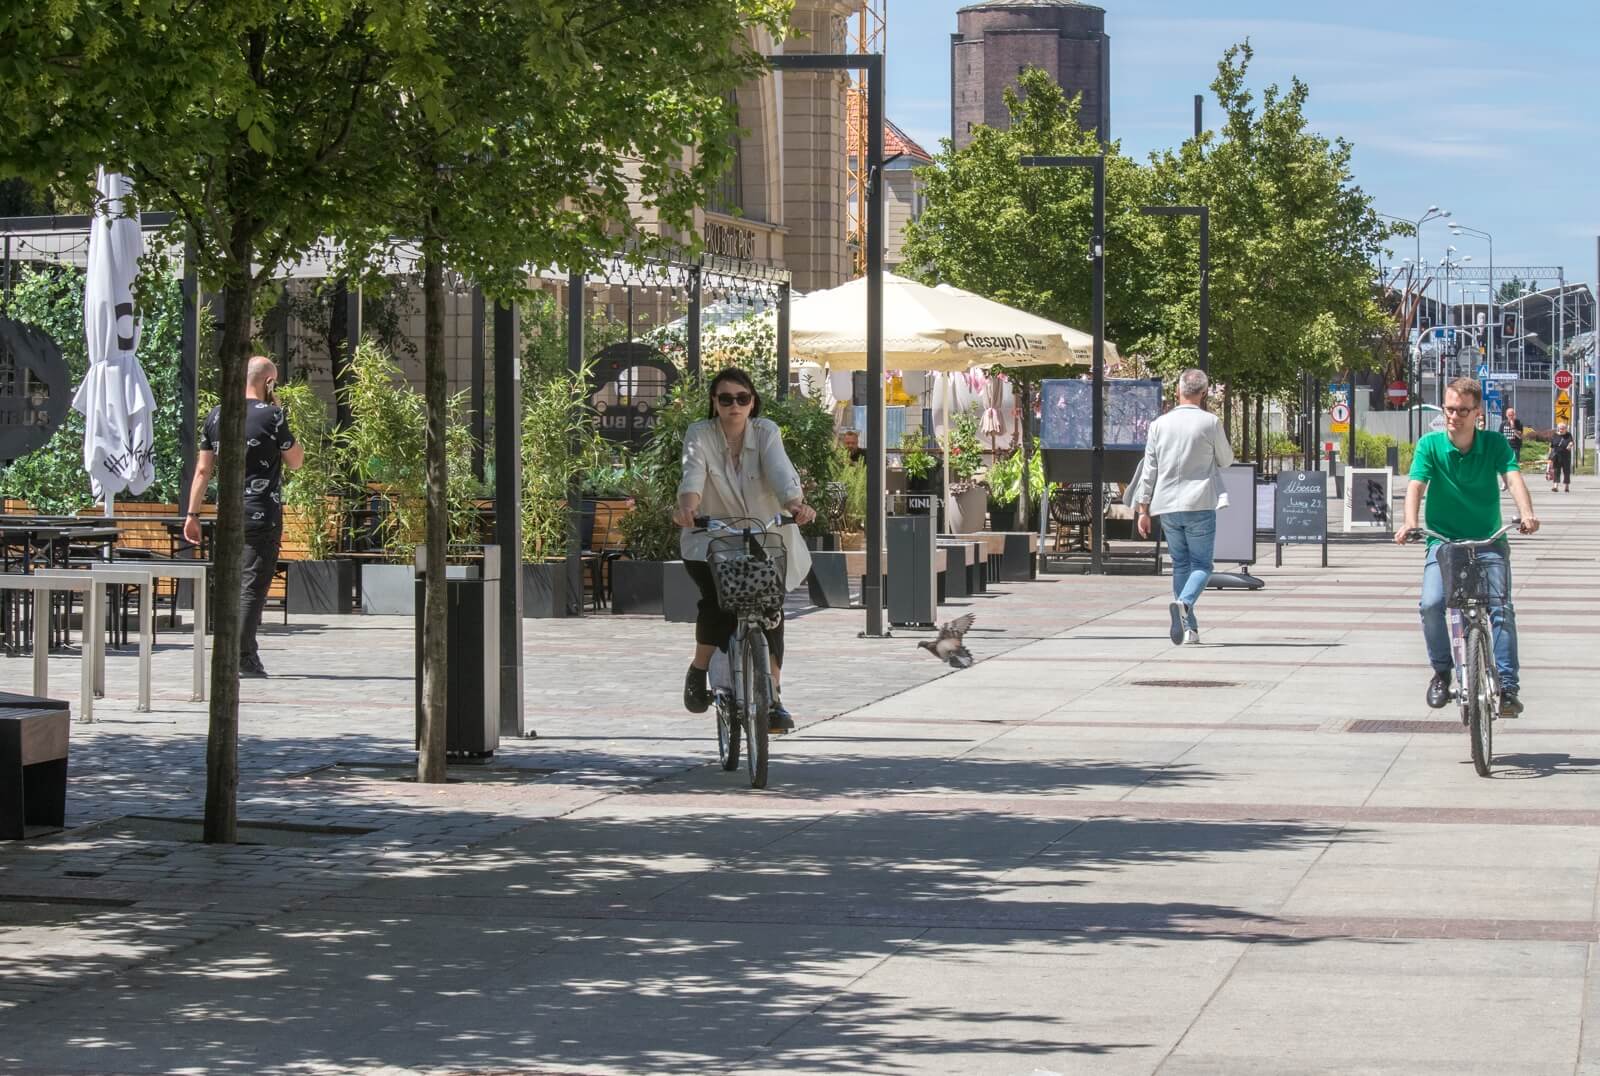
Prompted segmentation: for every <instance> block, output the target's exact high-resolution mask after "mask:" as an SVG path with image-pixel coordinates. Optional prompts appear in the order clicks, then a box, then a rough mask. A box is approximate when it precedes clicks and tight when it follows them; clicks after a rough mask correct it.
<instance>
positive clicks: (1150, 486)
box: [1133, 370, 1233, 645]
mask: <svg viewBox="0 0 1600 1076" xmlns="http://www.w3.org/2000/svg"><path fill="white" fill-rule="evenodd" d="M1210 389H1211V381H1210V378H1208V377H1206V374H1205V371H1204V370H1185V371H1184V372H1183V373H1182V374H1181V375H1180V376H1179V377H1178V405H1177V406H1176V407H1174V408H1173V409H1172V410H1171V411H1168V412H1167V413H1166V414H1164V415H1162V416H1161V417H1160V418H1158V419H1156V420H1155V421H1154V422H1152V423H1151V424H1150V433H1149V436H1148V438H1147V439H1146V441H1145V448H1144V461H1143V462H1142V463H1141V464H1140V470H1139V475H1138V478H1137V480H1136V486H1135V491H1134V495H1133V503H1134V511H1135V512H1136V513H1137V514H1138V528H1139V534H1140V536H1141V537H1144V538H1148V537H1150V528H1151V523H1150V518H1151V517H1152V516H1160V517H1161V530H1162V533H1164V534H1165V535H1166V538H1167V551H1168V553H1169V554H1170V556H1171V558H1172V601H1171V603H1170V604H1169V605H1168V612H1169V613H1171V616H1172V627H1171V631H1170V632H1169V634H1170V636H1171V638H1172V642H1173V644H1174V645H1181V644H1183V643H1189V644H1191V645H1192V644H1194V643H1198V642H1199V641H1200V623H1199V621H1198V620H1196V619H1195V615H1194V607H1195V603H1196V602H1198V601H1199V600H1200V594H1201V592H1202V591H1204V590H1205V588H1206V582H1207V581H1208V580H1209V579H1210V578H1211V567H1212V560H1211V558H1212V552H1213V550H1214V549H1215V547H1216V539H1217V509H1218V508H1220V507H1222V506H1224V505H1226V504H1227V494H1226V493H1225V492H1224V491H1223V485H1222V469H1223V468H1224V467H1230V466H1232V465H1233V447H1232V446H1231V445H1229V444H1228V436H1227V434H1225V433H1224V432H1223V430H1222V423H1221V422H1220V421H1219V420H1218V419H1217V416H1216V415H1213V414H1211V413H1210V412H1209V411H1207V410H1206V409H1205V406H1206V395H1207V393H1209V392H1210Z"/></svg>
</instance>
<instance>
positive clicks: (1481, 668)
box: [1464, 624, 1500, 777]
mask: <svg viewBox="0 0 1600 1076" xmlns="http://www.w3.org/2000/svg"><path fill="white" fill-rule="evenodd" d="M1466 681H1467V697H1466V699H1465V700H1464V705H1465V706H1466V708H1467V734H1468V735H1469V736H1470V737H1471V738H1472V768H1473V769H1474V770H1477V771H1478V776H1479V777H1487V776H1489V765H1490V763H1492V762H1493V761H1494V719H1495V711H1496V710H1498V709H1499V706H1500V698H1499V695H1500V692H1499V691H1498V690H1496V688H1495V668H1494V651H1493V650H1492V649H1491V648H1490V646H1489V631H1488V629H1487V628H1485V627H1484V626H1483V625H1482V624H1474V625H1472V627H1470V628H1468V629H1467V676H1466Z"/></svg>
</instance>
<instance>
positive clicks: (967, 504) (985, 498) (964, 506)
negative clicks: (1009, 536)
mask: <svg viewBox="0 0 1600 1076" xmlns="http://www.w3.org/2000/svg"><path fill="white" fill-rule="evenodd" d="M949 500H950V518H949V519H948V520H946V521H945V523H946V525H945V528H944V533H946V534H973V533H975V532H977V531H981V530H983V529H984V527H985V525H986V524H985V516H986V515H987V510H988V507H989V491H988V490H986V489H984V488H983V487H982V486H973V487H972V488H971V489H968V490H965V491H963V492H961V493H957V494H955V495H954V496H952V497H950V498H949Z"/></svg>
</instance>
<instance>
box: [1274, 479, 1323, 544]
mask: <svg viewBox="0 0 1600 1076" xmlns="http://www.w3.org/2000/svg"><path fill="white" fill-rule="evenodd" d="M1274 496H1275V500H1276V504H1275V505H1274V517H1275V518H1274V521H1273V524H1274V526H1273V530H1274V531H1275V532H1276V533H1275V535H1274V539H1273V546H1274V547H1275V549H1276V551H1277V556H1276V558H1275V559H1276V562H1277V563H1278V564H1282V563H1283V547H1284V545H1285V544H1287V543H1290V542H1294V543H1301V544H1304V543H1316V544H1320V545H1321V546H1322V566H1323V567H1324V568H1326V567H1327V566H1328V476H1327V474H1326V473H1325V472H1323V471H1283V472H1281V473H1280V474H1279V475H1278V488H1277V492H1276V494H1275V495H1274Z"/></svg>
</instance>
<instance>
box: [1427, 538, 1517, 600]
mask: <svg viewBox="0 0 1600 1076" xmlns="http://www.w3.org/2000/svg"><path fill="white" fill-rule="evenodd" d="M1481 548H1482V547H1475V546H1472V545H1458V544H1456V543H1454V542H1441V543H1440V545H1439V577H1440V579H1442V580H1443V581H1444V604H1445V608H1447V609H1464V608H1466V607H1467V605H1468V604H1474V605H1489V606H1497V605H1505V604H1506V600H1507V595H1506V571H1505V562H1504V561H1503V560H1501V561H1498V562H1491V561H1487V560H1485V559H1483V558H1482V557H1481V556H1479V553H1480V551H1481Z"/></svg>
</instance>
